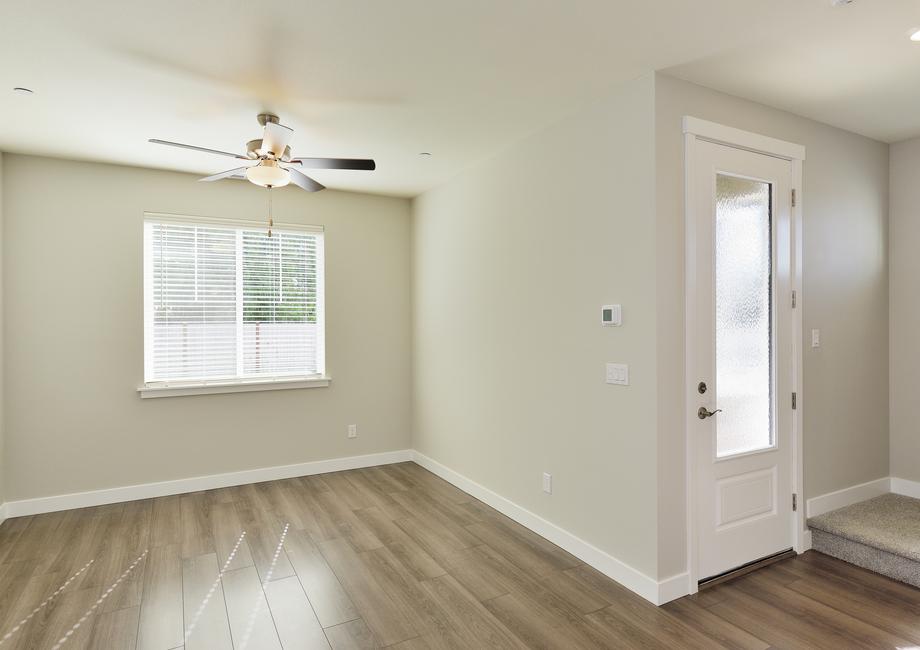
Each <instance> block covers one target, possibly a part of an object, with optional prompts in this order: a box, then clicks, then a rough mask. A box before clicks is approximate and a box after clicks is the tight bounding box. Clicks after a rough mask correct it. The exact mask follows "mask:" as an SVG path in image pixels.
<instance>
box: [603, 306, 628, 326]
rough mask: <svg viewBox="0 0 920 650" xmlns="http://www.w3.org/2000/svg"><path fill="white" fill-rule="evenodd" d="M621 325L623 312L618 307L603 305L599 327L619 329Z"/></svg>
mask: <svg viewBox="0 0 920 650" xmlns="http://www.w3.org/2000/svg"><path fill="white" fill-rule="evenodd" d="M622 324H623V311H622V309H621V308H620V305H604V306H603V307H601V325H603V326H604V327H619V326H620V325H622Z"/></svg>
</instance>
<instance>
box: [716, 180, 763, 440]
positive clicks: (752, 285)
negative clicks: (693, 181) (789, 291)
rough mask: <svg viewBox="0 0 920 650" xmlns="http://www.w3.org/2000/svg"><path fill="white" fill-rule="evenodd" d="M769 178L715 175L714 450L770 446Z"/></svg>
mask: <svg viewBox="0 0 920 650" xmlns="http://www.w3.org/2000/svg"><path fill="white" fill-rule="evenodd" d="M770 208H771V206H770V184H769V183H764V182H761V181H753V180H748V179H744V178H737V177H734V176H727V175H724V174H718V175H717V176H716V223H715V226H716V232H715V262H716V271H715V276H716V277H715V284H716V296H715V299H716V300H715V304H716V314H715V319H716V328H715V330H716V404H717V405H718V408H720V409H722V412H721V413H719V415H718V417H717V419H716V456H717V457H719V458H724V457H726V456H733V455H736V454H743V453H748V452H752V451H758V450H760V449H768V448H771V447H773V446H774V439H775V438H774V435H773V417H772V414H773V371H772V365H773V364H772V356H773V355H772V340H773V332H772V320H773V319H772V304H773V301H772V286H771V285H772V282H771V276H772V254H771V248H772V245H771V244H772V242H771V224H770V222H771V215H770Z"/></svg>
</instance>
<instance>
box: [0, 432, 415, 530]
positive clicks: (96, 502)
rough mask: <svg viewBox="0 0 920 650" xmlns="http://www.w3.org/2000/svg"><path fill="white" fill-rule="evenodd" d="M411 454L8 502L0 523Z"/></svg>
mask: <svg viewBox="0 0 920 650" xmlns="http://www.w3.org/2000/svg"><path fill="white" fill-rule="evenodd" d="M411 458H412V453H411V451H410V450H408V449H401V450H399V451H386V452H382V453H379V454H367V455H364V456H348V457H345V458H331V459H329V460H317V461H313V462H309V463H297V464H295V465H279V466H277V467H263V468H260V469H248V470H243V471H240V472H227V473H226V474H211V475H210V476H197V477H194V478H184V479H178V480H175V481H161V482H159V483H144V484H141V485H129V486H126V487H117V488H110V489H105V490H92V491H90V492H77V493H74V494H62V495H59V496H52V497H42V498H38V499H24V500H22V501H7V502H6V503H5V504H4V505H3V506H2V509H0V522H2V521H3V519H4V515H5V516H6V517H24V516H26V515H37V514H41V513H44V512H57V511H58V510H71V509H73V508H87V507H90V506H101V505H106V504H108V503H121V502H122V501H136V500H138V499H150V498H153V497H164V496H169V495H172V494H185V493H187V492H198V491H200V490H213V489H215V488H222V487H230V486H233V485H245V484H247V483H261V482H263V481H274V480H277V479H283V478H294V477H295V476H309V475H311V474H326V473H328V472H340V471H342V470H346V469H358V468H360V467H373V466H375V465H389V464H391V463H403V462H406V461H409V460H411Z"/></svg>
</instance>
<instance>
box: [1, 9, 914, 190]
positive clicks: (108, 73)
mask: <svg viewBox="0 0 920 650" xmlns="http://www.w3.org/2000/svg"><path fill="white" fill-rule="evenodd" d="M914 23H916V24H917V25H918V26H920V5H918V3H917V0H857V1H856V3H855V4H853V5H850V6H847V7H842V8H833V7H831V2H830V0H757V1H752V0H692V1H688V0H287V1H285V2H280V1H275V0H261V1H259V2H256V1H254V0H245V1H240V0H196V1H192V0H185V1H179V0H159V1H155V2H154V1H151V0H146V1H142V0H106V1H103V0H84V1H81V2H72V1H68V0H57V1H53V2H52V1H48V0H18V1H12V0H3V2H2V3H0V150H3V151H10V152H27V153H36V154H43V155H52V156H62V157H69V158H81V159H91V160H101V161H110V162H116V163H125V164H133V165H142V166H148V167H159V168H165V169H178V170H187V171H192V172H199V173H202V174H204V173H214V172H217V171H222V170H224V169H228V168H230V167H232V166H234V165H233V162H234V161H232V160H231V159H229V158H221V157H217V156H209V155H206V154H201V153H195V152H187V151H181V150H171V149H168V148H165V147H158V146H156V145H153V144H149V143H147V139H148V138H161V139H164V140H175V141H180V142H188V143H192V144H197V145H201V146H205V147H210V148H215V149H222V150H230V151H242V149H243V146H244V143H245V142H246V141H247V140H250V139H253V138H257V137H260V127H259V125H258V124H257V123H256V120H255V115H256V114H257V113H258V112H260V111H262V110H266V109H268V110H272V111H274V112H276V113H278V114H279V115H280V116H281V121H282V123H284V124H287V125H289V126H291V127H293V128H295V130H296V133H295V136H294V140H293V147H292V148H293V149H294V152H295V154H296V155H302V156H336V157H373V158H375V159H376V160H377V165H378V169H377V171H376V172H348V171H317V172H315V174H313V175H314V176H315V177H316V178H317V180H319V181H321V182H323V183H324V184H327V185H328V186H330V187H335V188H340V189H347V190H356V191H367V192H376V193H384V194H394V195H401V196H413V195H416V194H418V193H420V192H422V191H424V190H426V189H428V188H430V187H432V186H434V185H437V184H439V183H441V182H444V181H445V180H447V179H448V178H449V177H451V176H452V175H454V174H456V173H457V172H459V171H460V170H461V169H463V168H464V167H466V166H468V165H470V164H472V163H474V162H476V161H477V160H480V159H482V158H485V157H488V156H490V155H492V154H493V153H495V152H496V151H498V150H500V149H502V148H503V147H506V146H508V145H509V144H510V143H511V142H513V141H515V140H517V139H519V138H521V137H523V136H525V135H527V134H528V133H531V132H533V131H535V130H536V129H538V128H540V127H541V126H543V125H545V124H548V123H550V122H552V121H553V120H555V119H558V118H559V117H561V116H563V115H564V114H565V113H566V112H568V111H571V110H573V109H575V108H576V107H577V106H579V105H581V104H583V103H585V102H587V101H589V100H590V99H591V98H593V97H596V96H598V95H600V94H601V93H603V92H604V90H605V89H607V88H609V87H610V86H612V85H615V84H616V83H618V82H622V81H625V80H627V79H630V78H634V77H636V76H638V75H641V74H643V73H646V72H648V71H651V70H655V69H668V70H669V71H671V72H673V73H674V74H677V75H678V76H683V77H686V78H688V79H691V80H694V81H698V82H700V83H704V84H706V85H710V86H713V87H716V88H719V89H723V90H726V91H728V92H732V93H734V94H739V95H743V96H747V97H752V98H754V99H757V100H759V101H763V102H765V103H768V104H773V105H777V106H781V107H783V108H787V109H789V110H792V111H795V112H797V113H802V114H805V115H809V116H811V117H815V118H816V119H819V120H822V121H825V122H829V123H832V124H837V125H840V126H843V127H844V128H849V129H851V130H854V131H858V132H861V133H866V134H868V135H872V136H874V137H878V138H883V139H895V138H901V137H905V136H908V135H914V134H918V133H920V112H918V111H917V110H916V106H918V103H917V100H920V84H917V83H915V81H916V79H917V75H916V73H915V68H916V64H917V62H918V57H920V44H912V43H910V42H909V41H907V39H906V36H905V34H906V32H907V31H908V29H909V28H910V27H913V26H914ZM13 86H26V87H29V88H33V89H34V90H35V91H36V92H35V95H33V96H20V95H15V94H13V93H12V92H11V90H10V89H11V88H12V87H13ZM421 151H430V152H432V153H433V154H434V155H433V156H431V157H430V158H425V157H420V156H419V155H418V153H419V152H421ZM547 164H552V165H560V164H565V161H547ZM227 182H232V181H227Z"/></svg>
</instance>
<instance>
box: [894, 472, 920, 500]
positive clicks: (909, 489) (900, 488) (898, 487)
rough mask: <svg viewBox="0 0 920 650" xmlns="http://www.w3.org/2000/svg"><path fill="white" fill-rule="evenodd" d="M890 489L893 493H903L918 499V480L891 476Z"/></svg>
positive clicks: (919, 483)
mask: <svg viewBox="0 0 920 650" xmlns="http://www.w3.org/2000/svg"><path fill="white" fill-rule="evenodd" d="M891 491H892V492H894V493H895V494H903V495H904V496H908V497H914V498H915V499H920V482H917V481H909V480H908V479H906V478H897V477H894V476H892V477H891Z"/></svg>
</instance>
